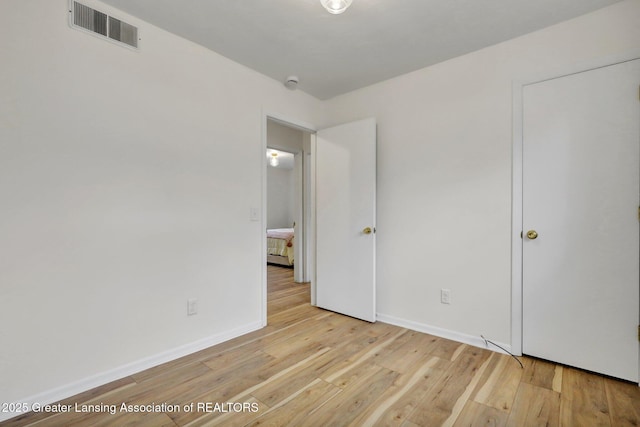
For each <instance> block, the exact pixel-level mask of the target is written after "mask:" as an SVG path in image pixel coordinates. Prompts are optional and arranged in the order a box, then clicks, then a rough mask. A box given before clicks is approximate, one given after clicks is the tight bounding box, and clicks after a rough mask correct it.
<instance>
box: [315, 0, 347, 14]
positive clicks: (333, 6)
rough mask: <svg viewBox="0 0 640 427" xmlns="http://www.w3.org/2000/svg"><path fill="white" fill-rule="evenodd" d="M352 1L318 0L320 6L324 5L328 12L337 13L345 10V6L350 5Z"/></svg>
mask: <svg viewBox="0 0 640 427" xmlns="http://www.w3.org/2000/svg"><path fill="white" fill-rule="evenodd" d="M352 1H353V0H320V3H322V6H324V8H325V9H327V11H328V12H329V13H333V14H334V15H338V14H340V13H342V12H344V11H345V10H347V8H348V7H349V6H351V2H352Z"/></svg>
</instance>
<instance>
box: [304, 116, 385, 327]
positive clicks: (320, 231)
mask: <svg viewBox="0 0 640 427" xmlns="http://www.w3.org/2000/svg"><path fill="white" fill-rule="evenodd" d="M315 160H316V165H315V166H316V169H315V173H316V303H317V305H318V307H321V308H325V309H327V310H331V311H335V312H338V313H342V314H346V315H348V316H352V317H355V318H358V319H363V320H366V321H369V322H374V321H375V319H376V314H375V313H376V310H375V309H376V282H375V258H376V256H375V255H376V236H375V224H376V121H375V119H373V118H371V119H365V120H360V121H357V122H352V123H347V124H343V125H340V126H336V127H332V128H328V129H323V130H321V131H319V132H318V133H317V137H316V152H315Z"/></svg>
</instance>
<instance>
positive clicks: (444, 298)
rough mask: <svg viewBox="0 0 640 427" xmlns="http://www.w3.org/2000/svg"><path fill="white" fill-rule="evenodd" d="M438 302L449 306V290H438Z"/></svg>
mask: <svg viewBox="0 0 640 427" xmlns="http://www.w3.org/2000/svg"><path fill="white" fill-rule="evenodd" d="M440 302H441V303H442V304H451V289H440Z"/></svg>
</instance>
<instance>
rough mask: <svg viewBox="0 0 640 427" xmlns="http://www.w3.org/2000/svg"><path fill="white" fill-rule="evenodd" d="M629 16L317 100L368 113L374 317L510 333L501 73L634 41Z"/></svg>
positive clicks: (598, 19)
mask: <svg viewBox="0 0 640 427" xmlns="http://www.w3.org/2000/svg"><path fill="white" fill-rule="evenodd" d="M638 23H640V1H638V0H630V1H625V2H621V3H618V4H616V5H614V6H611V7H608V8H606V9H602V10H600V11H596V12H594V13H591V14H588V15H585V16H583V17H579V18H577V19H574V20H571V21H567V22H565V23H562V24H559V25H556V26H553V27H550V28H547V29H544V30H542V31H538V32H536V33H532V34H529V35H526V36H523V37H520V38H517V39H514V40H511V41H507V42H505V43H502V44H499V45H496V46H493V47H489V48H486V49H483V50H480V51H478V52H475V53H471V54H468V55H465V56H462V57H459V58H455V59H452V60H450V61H447V62H444V63H441V64H438V65H434V66H432V67H429V68H425V69H422V70H419V71H416V72H413V73H410V74H407V75H404V76H401V77H398V78H395V79H392V80H389V81H386V82H382V83H380V84H377V85H374V86H371V87H367V88H364V89H361V90H358V91H355V92H352V93H349V94H346V95H344V96H340V97H337V98H335V99H332V100H330V101H328V103H327V106H328V111H330V112H331V122H332V123H341V122H347V121H350V120H355V119H359V118H364V117H369V116H374V117H376V119H377V122H378V224H377V229H378V234H377V239H378V240H377V248H378V252H377V253H378V257H377V278H378V282H377V284H378V287H377V290H378V294H377V301H378V307H377V309H378V312H379V314H380V317H379V319H380V320H383V321H388V322H392V323H397V324H401V325H405V326H408V327H412V328H416V329H422V330H426V331H433V332H435V333H439V334H444V335H447V336H450V337H453V338H456V339H460V340H466V341H469V342H481V341H480V338H479V336H480V334H484V335H485V337H487V338H489V339H493V340H496V341H498V342H501V343H506V344H507V345H508V344H509V343H510V341H511V277H510V274H511V273H510V269H511V164H512V160H511V158H512V157H511V156H512V82H513V81H514V80H519V79H524V78H527V77H529V76H532V75H536V74H539V73H547V74H548V73H550V72H553V71H554V70H563V69H566V68H567V66H573V65H576V64H580V63H588V62H590V61H593V60H595V59H599V58H603V57H608V56H611V55H616V54H620V53H623V52H626V51H630V50H634V49H639V48H640V25H638ZM635 96H637V94H636V95H635ZM441 289H450V290H451V304H450V305H444V304H441V303H440V290H441Z"/></svg>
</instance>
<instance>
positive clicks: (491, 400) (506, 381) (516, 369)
mask: <svg viewBox="0 0 640 427" xmlns="http://www.w3.org/2000/svg"><path fill="white" fill-rule="evenodd" d="M491 359H492V360H491V363H490V365H489V366H488V369H487V370H486V372H485V375H483V377H482V378H481V379H480V383H479V384H478V388H477V390H476V392H475V393H474V394H473V395H472V400H473V401H475V402H477V403H480V404H483V405H485V406H489V407H492V408H495V409H498V410H499V411H502V412H505V413H507V414H508V413H509V412H511V408H512V407H513V402H514V400H515V398H516V393H517V391H518V386H519V385H520V381H521V379H522V374H523V369H522V368H521V367H520V365H519V364H518V363H517V362H516V361H515V360H514V359H513V358H512V357H510V356H507V355H504V354H499V353H494V354H492V355H491Z"/></svg>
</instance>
